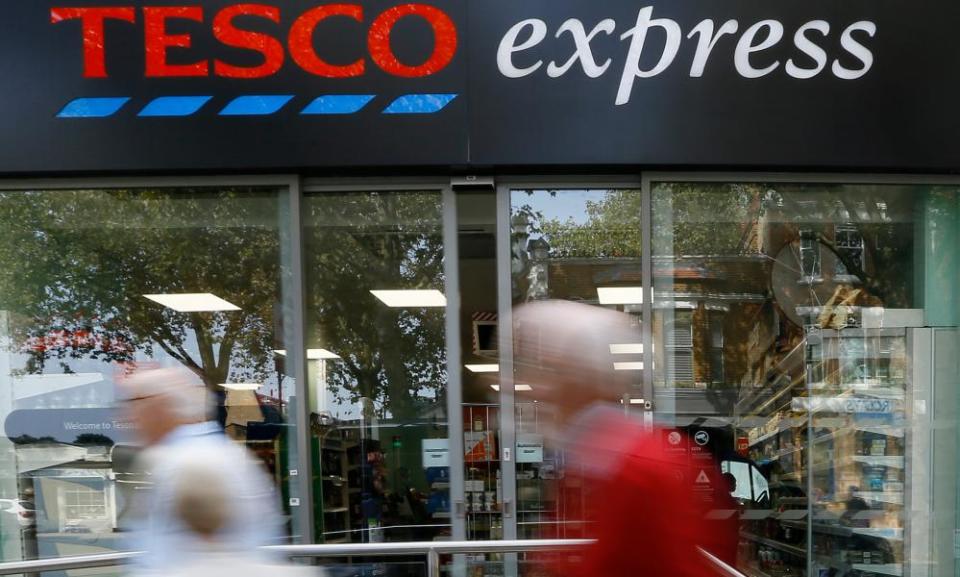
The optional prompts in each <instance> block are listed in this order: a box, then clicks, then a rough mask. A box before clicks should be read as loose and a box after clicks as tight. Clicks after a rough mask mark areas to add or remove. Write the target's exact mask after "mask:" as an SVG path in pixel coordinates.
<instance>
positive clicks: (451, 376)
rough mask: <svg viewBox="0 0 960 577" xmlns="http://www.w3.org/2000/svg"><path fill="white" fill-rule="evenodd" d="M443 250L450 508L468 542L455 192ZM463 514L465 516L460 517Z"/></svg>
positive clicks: (458, 536)
mask: <svg viewBox="0 0 960 577" xmlns="http://www.w3.org/2000/svg"><path fill="white" fill-rule="evenodd" d="M443 250H444V263H443V267H444V275H445V276H446V287H445V292H446V297H447V308H446V319H445V324H446V339H445V340H446V347H447V437H448V439H449V448H448V454H449V457H450V504H451V511H450V512H451V515H450V521H451V524H452V532H453V540H454V541H462V540H464V539H466V519H465V506H464V453H463V431H464V429H463V407H462V405H463V365H462V363H461V357H462V348H461V346H460V269H459V266H460V250H459V238H458V229H457V197H456V193H454V192H453V190H452V188H450V187H449V186H447V187H446V188H444V190H443ZM461 512H463V513H464V514H461Z"/></svg>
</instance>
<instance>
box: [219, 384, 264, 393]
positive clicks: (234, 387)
mask: <svg viewBox="0 0 960 577" xmlns="http://www.w3.org/2000/svg"><path fill="white" fill-rule="evenodd" d="M220 386H221V387H223V388H225V389H229V390H231V391H256V390H257V389H259V388H260V387H262V386H263V384H262V383H222V384H221V385H220Z"/></svg>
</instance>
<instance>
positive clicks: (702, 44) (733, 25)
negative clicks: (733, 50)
mask: <svg viewBox="0 0 960 577" xmlns="http://www.w3.org/2000/svg"><path fill="white" fill-rule="evenodd" d="M739 26H740V25H739V24H738V23H737V21H736V20H727V21H726V22H724V23H723V26H721V27H720V30H717V35H716V36H714V35H713V20H704V21H703V22H701V23H700V24H697V26H696V28H694V29H693V30H691V31H690V34H688V35H687V38H693V35H694V34H699V35H700V38H699V40H698V41H697V53H696V55H694V57H693V66H691V67H690V76H692V77H693V78H700V77H701V76H703V71H704V70H705V69H706V67H707V60H708V59H709V58H710V53H711V52H713V47H714V46H716V45H717V41H718V40H720V38H721V37H722V36H723V35H725V34H734V33H735V32H736V31H737V28H739Z"/></svg>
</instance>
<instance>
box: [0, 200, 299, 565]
mask: <svg viewBox="0 0 960 577" xmlns="http://www.w3.org/2000/svg"><path fill="white" fill-rule="evenodd" d="M287 198H288V197H287V191H286V189H285V188H284V187H279V186H219V185H218V186H193V187H159V186H151V187H139V188H82V189H80V188H77V189H58V190H42V189H23V190H5V191H0V270H3V271H16V274H0V340H2V341H3V342H4V349H3V351H2V352H0V365H2V366H3V367H6V368H5V369H4V371H3V372H2V374H0V389H2V390H3V391H4V394H5V395H6V398H7V399H8V402H7V404H6V405H4V406H5V407H6V408H5V411H6V412H5V413H4V414H0V419H3V420H4V423H5V427H6V432H7V435H8V436H9V439H6V440H3V441H2V443H5V444H3V445H2V452H3V454H7V455H9V456H10V458H9V459H7V460H4V461H3V471H2V473H3V474H2V475H0V496H2V497H4V498H7V499H18V500H21V501H23V502H31V501H33V500H37V501H38V505H40V501H42V500H43V499H44V497H46V498H47V499H50V500H49V501H46V503H47V505H48V507H47V508H44V507H42V506H40V507H38V511H40V512H41V514H39V515H38V522H39V523H45V522H49V523H50V524H51V525H50V527H49V528H48V529H49V530H37V531H24V532H18V533H16V534H5V535H4V539H7V538H8V537H9V539H10V540H9V541H8V542H7V545H6V546H5V548H4V550H3V551H4V552H8V551H13V550H16V551H17V552H18V555H19V554H20V553H22V555H23V556H24V557H28V558H29V557H33V556H36V555H37V554H38V553H39V552H41V551H54V550H58V549H61V548H63V547H78V546H80V547H82V546H88V545H90V546H93V545H95V546H97V547H104V548H111V547H114V546H125V545H127V544H128V543H129V541H127V540H118V539H115V538H113V532H114V531H115V530H116V529H117V527H116V525H117V524H121V525H122V524H123V523H124V522H126V521H127V519H125V518H120V519H113V518H112V517H113V516H114V513H113V512H116V516H117V517H123V514H124V512H128V511H130V510H132V509H134V507H129V508H128V507H125V506H124V504H126V503H130V502H133V500H134V499H135V498H142V495H143V494H144V492H145V491H144V489H147V490H148V488H149V483H148V482H146V481H147V479H144V478H141V477H139V476H137V475H134V474H133V473H131V463H132V462H133V456H132V455H131V453H132V452H133V449H132V447H133V446H134V445H135V444H136V443H137V442H138V439H137V438H136V437H135V435H134V431H135V429H133V428H132V427H131V426H130V423H128V422H126V421H125V417H126V415H125V413H124V412H123V411H122V410H120V408H119V407H118V406H117V403H116V400H115V399H116V391H117V389H118V388H119V386H120V385H121V384H122V383H123V381H124V380H125V379H126V378H127V377H128V376H129V374H130V373H131V372H132V371H134V370H138V369H150V368H162V367H181V368H184V370H188V371H190V374H193V375H196V377H197V379H198V380H199V381H202V384H203V385H204V386H206V387H207V388H208V389H209V391H210V393H211V397H213V398H214V399H216V400H217V406H216V407H211V409H212V411H211V412H212V413H213V414H214V415H215V416H216V419H217V420H218V421H219V423H220V425H221V426H222V427H223V428H224V430H225V431H226V433H227V434H228V435H229V436H230V437H231V438H232V439H234V440H235V441H236V442H237V443H239V444H242V445H244V446H245V447H247V448H248V449H250V450H251V451H252V452H253V453H255V454H256V455H257V456H258V457H259V458H260V462H261V463H262V466H263V467H264V468H265V469H266V470H267V471H268V473H269V475H270V477H271V478H273V479H276V481H277V485H278V487H277V488H278V490H279V491H278V492H279V493H280V494H281V495H283V497H284V498H283V503H287V502H288V499H287V498H286V497H288V496H289V495H290V491H289V486H290V483H291V479H290V477H289V474H288V471H289V470H290V469H291V468H294V469H295V468H297V467H296V460H295V457H294V455H293V454H292V450H291V446H292V445H291V443H290V442H289V441H290V439H289V438H288V436H287V435H289V434H295V428H294V427H291V426H289V425H290V424H291V422H292V421H293V419H292V418H291V413H290V412H289V407H290V403H291V400H292V399H293V398H294V397H295V386H294V384H295V383H294V380H293V378H292V377H291V375H290V374H289V373H288V371H291V372H292V368H291V364H290V362H289V360H288V357H287V356H286V352H287V349H288V346H287V344H286V343H287V339H288V337H287V335H288V333H289V332H290V331H291V328H292V326H293V323H291V322H290V320H289V314H290V313H289V311H291V310H293V307H292V306H290V305H291V301H290V298H289V297H290V282H289V281H290V271H291V266H290V264H291V261H290V252H291V250H290V249H291V247H290V243H289V242H288V240H289V237H288V234H289V230H290V222H291V219H290V213H289V209H288V206H287V204H288V202H287ZM185 293H189V294H201V295H205V294H209V295H212V296H213V297H216V299H219V300H216V301H215V302H216V305H211V304H209V302H210V301H204V302H205V303H206V305H197V306H200V307H201V308H202V307H203V306H209V307H210V310H207V309H204V310H202V311H200V312H191V311H189V310H187V308H185V307H181V308H180V309H178V305H177V304H175V303H172V302H171V301H170V300H167V299H166V297H169V296H176V295H180V296H182V295H184V294H185ZM147 295H150V296H152V297H154V298H150V297H148V296H147ZM205 298H206V297H205ZM224 301H225V302H226V303H228V304H229V305H230V306H226V305H224V304H223V302H224ZM165 303H166V304H165ZM214 309H215V310H214ZM293 446H295V445H293ZM120 447H124V449H120ZM91 472H96V473H99V474H102V476H103V479H104V480H103V481H102V485H103V489H102V490H99V489H92V488H89V487H86V486H82V485H80V484H79V482H78V481H77V479H79V478H81V477H85V476H87V475H89V474H91ZM132 479H133V480H137V481H139V482H135V483H134V482H129V481H131V480H132ZM295 480H296V479H294V481H295ZM58 487H60V489H57V488H58ZM63 487H66V488H63ZM134 487H137V490H134ZM60 491H62V493H61V492H60ZM54 496H56V497H55V499H57V500H62V509H60V510H59V512H57V511H55V510H53V508H52V505H54V504H55V503H51V501H53V500H54ZM278 505H279V503H278ZM297 514H298V511H297V510H295V509H294V510H289V509H288V510H287V515H288V516H287V518H288V519H289V518H290V516H291V515H292V516H296V515H297ZM46 515H49V517H46ZM94 519H100V520H103V519H107V521H103V522H97V523H91V522H89V520H94ZM64 523H65V524H66V525H62V526H57V525H58V524H64ZM296 526H297V523H296V522H295V520H294V521H293V522H291V524H290V528H291V530H295V527H296ZM124 528H126V527H124ZM64 531H66V532H67V533H71V534H70V535H65V534H64ZM0 554H2V553H0ZM15 558H16V557H15ZM11 560H12V559H11Z"/></svg>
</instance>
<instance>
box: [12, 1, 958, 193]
mask: <svg viewBox="0 0 960 577" xmlns="http://www.w3.org/2000/svg"><path fill="white" fill-rule="evenodd" d="M8 4H9V5H7V6H5V7H4V9H5V14H4V33H3V34H2V35H0V75H2V78H3V80H4V82H3V84H2V87H0V95H2V98H0V102H2V103H3V110H2V117H0V119H2V120H0V172H2V173H7V174H12V173H45V172H62V171H96V172H103V171H111V170H145V171H155V170H163V171H185V170H205V169H210V170H285V169H291V170H295V169H303V168H338V167H400V166H436V167H444V166H470V165H476V166H510V165H571V164H574V165H590V164H603V165H624V166H637V165H648V166H649V165H657V166H677V165H710V166H726V167H736V166H752V167H759V166H769V167H821V168H829V167H838V168H839V167H849V168H881V169H886V168H890V169H912V170H937V171H940V170H953V169H957V168H960V161H958V160H957V159H958V158H960V144H957V138H956V135H957V134H958V129H960V113H957V112H956V103H957V102H958V101H960V80H958V75H957V73H956V71H957V70H960V42H958V41H957V39H956V35H955V34H954V33H953V30H952V24H953V23H954V22H956V21H958V20H960V4H957V3H955V2H946V1H936V2H934V1H931V2H920V3H909V4H907V3H904V2H902V0H900V1H894V0H843V1H842V2H841V1H837V0H832V1H825V0H810V1H800V0H780V1H774V2H771V1H769V0H730V1H726V2H716V1H713V0H673V1H670V2H664V1H656V2H652V1H651V2H632V1H627V0H609V1H603V2H597V1H589V2H588V1H585V0H484V1H483V2H477V1H474V2H469V3H468V2H465V1H464V0H457V1H453V0H450V1H447V0H432V1H431V2H428V3H417V2H413V3H396V2H389V1H388V2H384V1H377V2H374V1H372V0H364V1H358V2H343V3H336V4H334V3H324V2H319V1H317V0H282V1H281V0H272V1H268V2H265V3H263V4H239V3H236V2H230V1H225V0H211V1H205V2H202V3H192V4H188V3H178V2H175V1H171V0H156V1H154V2H149V1H148V2H143V1H141V0H137V1H133V0H131V1H127V2H124V1H123V0H119V1H118V0H110V2H109V4H108V3H106V1H105V0H104V1H101V2H98V1H96V0H62V1H56V0H54V1H51V0H36V1H30V2H25V1H24V2H12V3H8Z"/></svg>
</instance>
